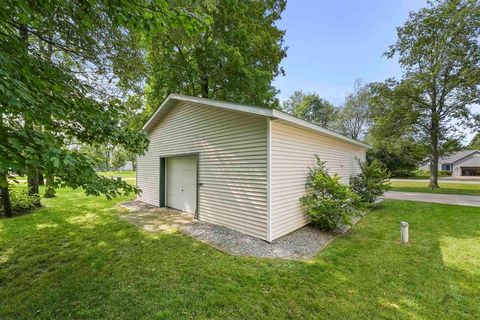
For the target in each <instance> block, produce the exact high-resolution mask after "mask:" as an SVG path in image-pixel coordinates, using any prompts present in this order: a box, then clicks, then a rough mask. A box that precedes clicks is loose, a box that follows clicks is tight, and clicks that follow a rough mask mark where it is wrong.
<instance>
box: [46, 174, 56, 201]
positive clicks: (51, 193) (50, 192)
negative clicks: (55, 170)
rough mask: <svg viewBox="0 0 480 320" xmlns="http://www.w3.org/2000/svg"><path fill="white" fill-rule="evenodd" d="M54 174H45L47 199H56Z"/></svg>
mask: <svg viewBox="0 0 480 320" xmlns="http://www.w3.org/2000/svg"><path fill="white" fill-rule="evenodd" d="M53 179H54V177H53V174H52V173H50V172H46V173H45V195H44V197H45V198H53V197H55V188H54V186H53Z"/></svg>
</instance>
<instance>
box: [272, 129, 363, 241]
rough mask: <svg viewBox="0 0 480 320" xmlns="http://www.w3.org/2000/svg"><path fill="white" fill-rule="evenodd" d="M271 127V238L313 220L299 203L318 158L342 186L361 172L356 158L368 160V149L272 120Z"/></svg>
mask: <svg viewBox="0 0 480 320" xmlns="http://www.w3.org/2000/svg"><path fill="white" fill-rule="evenodd" d="M270 126H271V141H270V142H271V155H270V156H271V160H270V161H271V164H270V165H271V185H270V192H271V194H270V196H271V199H270V201H271V237H272V240H274V239H276V238H278V237H281V236H283V235H285V234H287V233H290V232H292V231H294V230H296V229H298V228H300V227H302V226H304V225H306V224H307V223H308V222H309V220H308V218H307V216H306V215H305V214H304V211H303V210H302V207H301V205H300V202H299V199H300V197H301V196H303V195H304V194H305V183H306V177H307V173H308V168H309V167H311V166H313V165H314V164H315V154H318V155H319V157H320V158H321V159H322V160H323V161H326V162H327V168H328V169H329V172H330V173H331V174H334V173H337V174H338V175H340V176H341V177H342V182H344V183H348V180H349V177H350V176H351V175H353V174H355V173H357V172H358V170H359V167H358V164H357V161H356V159H355V157H357V158H358V159H360V160H361V161H364V160H365V154H366V148H363V147H361V146H356V145H353V144H350V143H347V142H343V141H340V140H336V139H333V138H329V137H326V136H324V135H322V134H319V133H315V132H312V131H307V130H305V129H301V128H298V127H294V126H291V125H287V124H285V123H283V122H282V121H281V120H272V121H271V123H270Z"/></svg>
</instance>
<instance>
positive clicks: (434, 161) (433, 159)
mask: <svg viewBox="0 0 480 320" xmlns="http://www.w3.org/2000/svg"><path fill="white" fill-rule="evenodd" d="M439 128H440V123H439V120H438V115H437V114H436V113H432V119H431V127H430V183H429V185H428V186H429V187H431V188H438V158H439V156H438V135H439Z"/></svg>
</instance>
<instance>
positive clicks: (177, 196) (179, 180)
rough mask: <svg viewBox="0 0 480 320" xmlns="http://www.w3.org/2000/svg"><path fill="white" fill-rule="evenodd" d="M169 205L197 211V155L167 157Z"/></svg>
mask: <svg viewBox="0 0 480 320" xmlns="http://www.w3.org/2000/svg"><path fill="white" fill-rule="evenodd" d="M166 169H167V170H166V171H167V172H166V176H167V179H166V180H167V181H166V183H167V206H168V207H170V208H174V209H178V210H181V211H185V212H189V213H195V208H196V207H197V201H196V200H197V157H195V156H193V157H171V158H167V167H166Z"/></svg>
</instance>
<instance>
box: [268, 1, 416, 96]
mask: <svg viewBox="0 0 480 320" xmlns="http://www.w3.org/2000/svg"><path fill="white" fill-rule="evenodd" d="M424 5H425V1H423V0H362V1H358V0H349V1H348V0H290V1H288V2H287V8H286V10H285V11H284V13H283V15H282V20H281V21H280V22H279V23H278V26H279V27H280V28H281V29H283V30H286V34H285V45H286V46H288V51H287V57H286V58H285V59H284V60H283V62H282V66H283V68H284V69H285V72H286V76H285V77H277V79H275V81H274V85H275V87H276V88H277V89H279V90H280V94H279V98H280V100H282V101H283V100H286V99H287V98H288V97H289V96H290V95H291V94H292V93H293V92H294V91H295V90H302V91H304V92H316V93H318V94H319V95H320V96H321V97H322V98H325V99H327V100H329V101H330V102H332V103H333V104H335V105H340V104H342V102H343V101H344V97H345V94H347V93H348V92H349V91H350V90H351V89H352V87H353V83H354V81H355V79H358V78H361V79H362V80H363V81H364V82H373V81H383V80H385V79H387V78H389V77H393V76H400V75H401V70H400V68H399V66H398V63H397V61H396V60H395V59H387V58H386V57H383V56H382V54H383V52H385V51H386V50H387V49H388V46H389V45H391V44H393V43H394V42H395V39H396V27H398V26H401V25H402V24H403V23H404V22H405V21H406V19H407V18H408V13H409V12H410V11H412V10H418V9H419V8H421V7H423V6H424Z"/></svg>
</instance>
